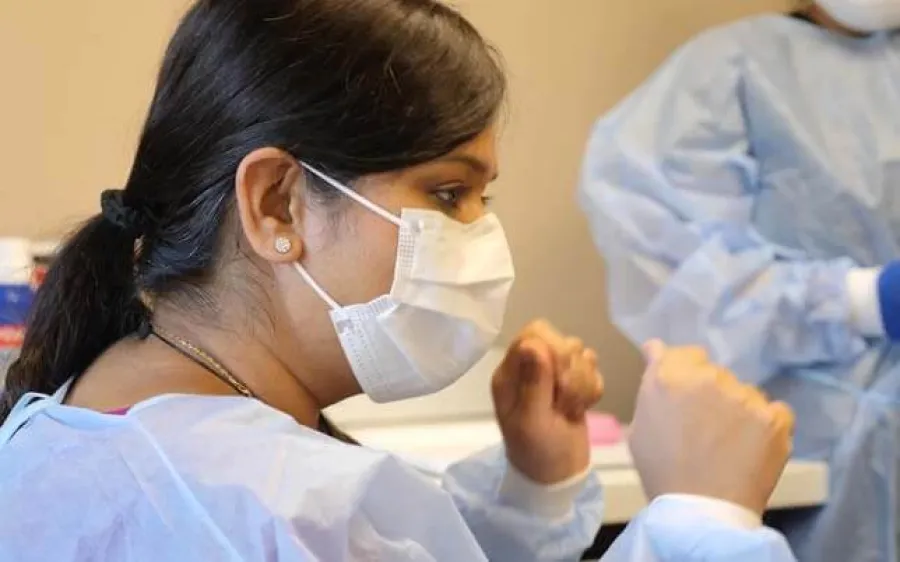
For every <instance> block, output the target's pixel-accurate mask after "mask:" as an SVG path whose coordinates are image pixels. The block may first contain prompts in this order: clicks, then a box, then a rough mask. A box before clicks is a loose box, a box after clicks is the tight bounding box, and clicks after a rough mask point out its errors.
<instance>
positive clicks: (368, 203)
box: [300, 162, 403, 226]
mask: <svg viewBox="0 0 900 562" xmlns="http://www.w3.org/2000/svg"><path fill="white" fill-rule="evenodd" d="M300 165H301V166H303V167H304V168H306V169H307V170H309V171H310V172H311V173H312V174H313V175H315V176H316V177H318V178H319V179H320V180H322V181H324V182H325V183H327V184H328V185H330V186H331V187H333V188H335V189H337V190H338V191H340V192H341V193H342V194H344V195H346V196H347V197H349V198H350V199H352V200H353V201H355V202H356V203H359V204H360V205H362V206H363V207H365V208H366V209H368V210H370V211H372V212H373V213H375V214H376V215H378V216H380V217H381V218H383V219H385V220H386V221H389V222H391V223H393V224H395V225H397V226H403V221H402V220H401V219H400V218H399V217H397V216H394V214H392V213H390V212H388V211H386V210H384V209H382V208H381V207H379V206H378V205H376V204H375V203H372V202H371V201H369V200H368V199H366V198H365V197H363V196H362V195H360V194H359V193H357V192H355V191H353V190H352V189H350V188H349V187H347V186H346V185H343V184H342V183H340V182H339V181H337V180H335V179H334V178H331V177H329V176H328V174H326V173H325V172H322V171H320V170H318V169H316V168H314V167H313V166H310V165H309V164H305V163H303V162H300Z"/></svg>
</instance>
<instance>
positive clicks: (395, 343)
mask: <svg viewBox="0 0 900 562" xmlns="http://www.w3.org/2000/svg"><path fill="white" fill-rule="evenodd" d="M303 166H304V167H305V168H306V169H307V170H309V171H310V172H312V173H313V174H315V175H316V176H318V177H320V178H321V179H322V180H323V181H325V182H327V183H328V184H330V185H331V186H333V187H334V188H335V189H337V190H338V191H340V192H341V193H343V194H344V195H346V196H347V197H349V198H350V199H352V200H354V201H356V202H357V203H359V204H360V205H362V206H364V207H365V208H367V209H368V210H370V211H372V212H373V213H375V214H377V215H379V216H380V217H382V218H384V219H385V220H387V221H390V222H392V223H394V224H396V225H397V227H398V240H397V259H396V263H395V265H394V282H393V285H392V286H391V290H390V293H388V294H387V295H383V296H380V297H378V298H376V299H375V300H373V301H371V302H368V303H364V304H354V305H347V306H343V305H341V304H339V303H337V302H335V300H334V299H333V298H331V296H329V295H328V293H327V292H326V291H325V290H324V289H323V288H322V287H321V286H320V285H319V284H318V283H317V282H316V281H315V280H314V279H313V278H312V277H311V276H310V274H309V273H308V272H307V271H306V270H305V269H304V268H303V266H301V265H300V264H299V263H297V264H295V267H296V269H297V271H298V272H299V273H300V275H301V276H303V278H304V279H305V280H306V282H307V283H308V284H309V286H310V287H312V288H313V290H315V291H316V292H317V293H318V294H319V296H320V297H321V298H322V300H324V301H325V302H326V303H327V304H328V306H329V307H330V308H331V320H332V322H333V323H334V326H335V330H337V334H338V338H339V339H340V342H341V346H342V347H343V349H344V353H345V355H346V356H347V360H348V361H349V362H350V366H351V368H352V369H353V374H354V375H355V376H356V379H357V381H358V382H359V384H360V387H361V388H362V390H363V392H365V393H366V394H367V395H368V396H369V398H371V399H372V400H374V401H375V402H392V401H396V400H403V399H406V398H414V397H417V396H424V395H426V394H431V393H434V392H437V391H439V390H441V389H443V388H445V387H447V386H449V385H450V384H452V383H454V382H456V381H457V380H458V379H459V378H460V377H461V376H462V375H464V374H465V373H466V372H467V371H469V370H470V369H471V368H472V367H473V366H474V365H475V363H477V362H478V361H479V360H480V359H481V358H482V357H484V356H485V355H486V354H487V352H488V351H489V350H490V347H491V345H492V344H493V343H494V341H495V340H496V339H497V336H498V335H499V333H500V328H501V326H502V324H503V317H504V315H505V313H506V301H507V298H508V297H509V292H510V289H511V288H512V283H513V279H514V277H515V273H514V270H513V263H512V256H511V255H510V251H509V244H508V243H507V240H506V235H505V234H504V232H503V227H502V226H501V224H500V221H499V219H497V217H496V216H495V215H493V214H487V215H485V216H484V217H481V218H480V219H478V220H477V221H475V222H473V223H470V224H463V223H461V222H458V221H454V220H452V219H450V218H448V217H447V216H445V215H444V214H443V213H440V212H437V211H430V210H425V209H403V210H402V212H401V214H400V216H399V217H397V216H395V215H393V214H392V213H390V212H388V211H386V210H385V209H383V208H381V207H379V206H378V205H376V204H374V203H372V202H371V201H369V200H368V199H365V198H364V197H362V196H361V195H359V194H358V193H356V192H355V191H353V190H351V189H350V188H348V187H346V186H344V185H342V184H340V183H339V182H337V181H335V180H334V179H332V178H330V177H328V176H327V175H325V174H324V173H323V172H320V171H319V170H316V169H315V168H313V167H311V166H308V165H306V164H303ZM360 274H364V273H363V272H360Z"/></svg>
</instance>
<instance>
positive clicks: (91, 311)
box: [0, 0, 506, 420]
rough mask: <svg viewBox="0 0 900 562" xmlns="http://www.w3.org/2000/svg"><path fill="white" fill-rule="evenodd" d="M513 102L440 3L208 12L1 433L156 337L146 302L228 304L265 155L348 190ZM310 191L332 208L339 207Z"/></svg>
mask: <svg viewBox="0 0 900 562" xmlns="http://www.w3.org/2000/svg"><path fill="white" fill-rule="evenodd" d="M505 89H506V81H505V77H504V75H503V71H502V69H501V68H500V64H499V62H498V60H497V57H496V55H495V53H494V51H493V50H492V49H491V48H490V47H489V46H488V45H487V44H486V43H485V41H484V40H483V39H482V37H481V36H480V35H479V34H478V32H477V31H476V30H475V29H474V28H473V27H472V25H471V24H470V23H469V22H468V21H466V20H465V18H463V17H462V16H461V15H460V14H458V13H457V12H456V11H454V10H453V9H451V8H449V7H448V6H446V5H445V4H444V3H443V2H441V1H439V0H198V1H197V2H196V3H195V4H194V6H193V7H192V8H191V9H190V10H189V11H188V13H187V14H186V15H185V17H184V18H183V19H182V21H181V23H180V25H179V26H178V29H177V31H176V32H175V35H174V37H173V38H172V40H171V42H170V43H169V46H168V49H167V50H166V55H165V58H164V60H163V64H162V68H161V69H160V73H159V78H158V80H157V86H156V92H155V95H154V96H153V102H152V103H151V106H150V111H149V114H148V116H147V121H146V123H145V125H144V129H143V131H142V133H141V137H140V139H139V141H138V145H137V151H136V154H135V158H134V163H133V165H132V168H131V174H130V175H129V178H128V182H127V184H126V187H125V190H124V192H120V193H119V194H117V195H116V197H112V196H111V195H105V196H104V213H103V215H101V216H98V217H95V218H94V219H92V220H90V221H89V222H88V223H87V224H86V225H85V226H84V227H83V228H82V229H81V230H80V231H78V232H77V233H76V234H75V235H74V236H73V237H72V238H71V239H70V240H69V242H68V243H67V244H66V245H65V247H64V248H63V249H62V251H61V252H60V253H59V255H58V256H57V258H56V259H55V261H54V263H53V264H52V266H51V267H50V271H49V272H48V275H47V277H46V278H45V280H44V284H43V286H42V287H41V289H40V290H39V291H38V295H37V299H36V304H35V307H34V311H33V314H32V318H31V322H30V324H29V326H28V329H27V332H26V336H25V344H24V348H23V349H22V352H21V356H20V358H19V360H18V361H16V362H15V363H14V364H13V365H12V366H11V368H10V370H9V373H8V376H7V383H6V384H7V388H6V390H5V392H4V393H3V398H2V404H0V420H3V419H5V417H6V416H7V415H8V413H9V410H10V408H11V407H12V405H13V404H15V403H16V401H18V400H19V398H20V397H21V396H22V394H24V393H25V392H29V391H39V392H43V393H51V392H53V391H55V390H56V389H58V388H59V387H60V386H61V385H62V384H63V383H64V382H65V381H66V380H67V379H68V378H70V377H72V376H77V375H80V374H81V373H83V372H84V371H85V370H86V369H87V368H88V367H89V366H90V365H91V363H92V362H93V361H95V360H96V359H97V357H98V356H99V355H100V354H101V353H103V352H104V350H106V349H107V348H108V347H109V346H110V345H112V344H113V343H115V342H116V341H118V340H120V339H122V338H123V337H125V336H127V335H128V334H130V333H133V332H135V331H136V330H138V329H139V328H140V327H141V326H142V325H146V323H147V322H148V321H149V314H150V312H149V311H148V309H147V307H146V306H145V305H144V304H143V302H144V301H143V299H144V298H145V297H146V298H148V299H149V301H150V302H160V301H162V300H166V299H168V301H169V302H172V301H176V300H177V302H178V304H179V305H184V306H187V307H190V306H191V305H208V304H210V303H211V304H212V305H213V306H215V305H216V303H215V302H214V301H215V297H214V295H215V291H209V290H208V289H209V288H210V284H211V283H214V282H215V277H216V276H215V272H216V270H217V266H218V265H219V261H220V258H221V257H222V256H223V250H222V248H224V247H228V248H233V245H230V244H225V243H224V239H225V236H224V235H223V231H225V230H227V229H226V228H225V227H224V226H223V225H228V224H231V223H232V222H233V221H230V220H229V217H231V215H232V213H233V206H234V177H235V173H236V172H237V169H238V166H239V164H240V162H241V160H242V159H243V158H244V157H245V156H246V155H247V154H249V153H250V152H252V151H253V150H255V149H258V148H263V147H275V148H279V149H281V150H284V151H286V152H288V153H290V154H292V155H293V156H294V157H295V158H297V159H298V160H299V159H302V160H303V161H305V162H308V163H309V164H312V165H314V166H316V167H317V168H319V169H321V170H324V171H326V172H328V173H329V174H331V175H332V176H334V177H336V178H337V179H339V180H342V181H346V182H352V181H353V180H355V179H357V178H359V177H361V176H365V175H369V174H376V173H382V172H389V171H394V170H399V169H402V168H406V167H409V166H414V165H417V164H421V163H424V162H427V161H429V160H433V159H435V158H437V157H439V156H442V155H444V154H447V153H448V152H451V151H452V150H453V149H455V148H456V147H458V146H459V145H461V144H464V143H465V142H468V141H470V140H471V139H473V138H475V137H477V136H478V135H479V134H480V133H482V132H483V131H484V130H485V129H487V128H488V127H489V126H490V125H491V124H492V123H493V121H494V120H495V118H496V116H497V113H498V112H499V109H500V106H501V105H502V102H503V98H504V96H505ZM307 186H308V187H309V189H310V190H311V191H312V192H313V195H315V196H317V197H318V198H319V199H321V200H322V201H323V202H327V201H328V200H329V194H332V192H333V190H331V189H330V188H328V187H327V186H325V185H324V184H322V183H321V182H318V181H316V180H313V179H310V180H309V181H308V182H307ZM332 197H333V194H332ZM122 198H124V199H125V200H127V201H128V202H129V203H130V206H123V205H121V204H120V203H121V201H120V199H122ZM112 204H115V205H113V206H112V207H111V205H112ZM116 205H117V206H118V208H113V207H115V206H116ZM104 217H105V218H104ZM139 219H140V220H139ZM126 223H127V224H126ZM132 223H139V224H132ZM134 226H137V227H138V228H131V227H134ZM125 227H128V228H125Z"/></svg>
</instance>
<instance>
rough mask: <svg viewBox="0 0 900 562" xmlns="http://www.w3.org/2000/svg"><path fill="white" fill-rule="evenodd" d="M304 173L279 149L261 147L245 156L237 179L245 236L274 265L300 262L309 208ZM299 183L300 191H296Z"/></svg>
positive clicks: (239, 212)
mask: <svg viewBox="0 0 900 562" xmlns="http://www.w3.org/2000/svg"><path fill="white" fill-rule="evenodd" d="M303 177H304V175H303V173H302V170H301V168H300V166H299V164H297V161H296V160H295V159H294V158H293V157H292V156H291V155H290V154H288V153H286V152H284V151H282V150H279V149H277V148H260V149H257V150H254V151H253V152H251V153H250V154H248V155H247V156H245V157H244V159H243V160H242V161H241V163H240V165H239V166H238V170H237V175H236V176H235V199H236V200H237V207H238V216H239V217H240V221H241V228H242V229H243V231H244V236H245V237H246V239H247V241H248V242H249V243H250V247H252V248H253V251H254V252H256V253H257V254H258V255H259V256H260V257H261V258H263V259H265V260H266V261H269V262H274V263H290V262H296V261H299V260H300V257H301V255H302V254H303V240H302V239H301V232H303V229H302V225H301V224H298V223H299V221H301V220H303V211H304V209H305V208H306V205H304V204H302V203H303V202H302V201H300V200H299V199H301V198H302V197H303V196H304V193H305V189H303V187H304V186H303V185H302V182H303ZM298 183H299V184H300V189H297V185H298Z"/></svg>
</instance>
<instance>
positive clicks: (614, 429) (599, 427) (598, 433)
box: [587, 412, 623, 447]
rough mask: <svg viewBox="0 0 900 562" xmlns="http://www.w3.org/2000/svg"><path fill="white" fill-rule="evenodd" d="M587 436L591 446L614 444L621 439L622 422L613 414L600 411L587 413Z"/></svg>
mask: <svg viewBox="0 0 900 562" xmlns="http://www.w3.org/2000/svg"><path fill="white" fill-rule="evenodd" d="M587 426H588V438H589V439H590V442H591V446H593V447H602V446H604V445H615V444H617V443H620V442H621V441H622V438H623V435H622V424H620V423H619V420H617V419H616V418H615V417H614V416H611V415H609V414H603V413H600V412H588V414H587Z"/></svg>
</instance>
